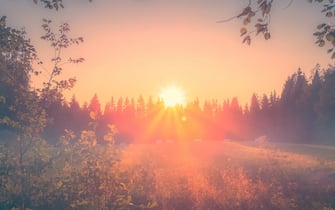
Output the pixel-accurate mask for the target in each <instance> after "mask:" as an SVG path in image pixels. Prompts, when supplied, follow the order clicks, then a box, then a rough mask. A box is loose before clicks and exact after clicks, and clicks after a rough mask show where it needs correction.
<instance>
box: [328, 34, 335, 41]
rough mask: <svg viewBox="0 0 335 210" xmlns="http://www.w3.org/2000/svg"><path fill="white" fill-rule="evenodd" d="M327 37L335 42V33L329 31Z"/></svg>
mask: <svg viewBox="0 0 335 210" xmlns="http://www.w3.org/2000/svg"><path fill="white" fill-rule="evenodd" d="M326 39H327V40H328V41H329V42H333V41H334V39H335V37H334V34H333V33H328V34H327V35H326Z"/></svg>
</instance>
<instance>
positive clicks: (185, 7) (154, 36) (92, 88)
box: [0, 0, 332, 104]
mask: <svg viewBox="0 0 335 210" xmlns="http://www.w3.org/2000/svg"><path fill="white" fill-rule="evenodd" d="M69 2H71V3H69ZM76 2H78V1H76ZM80 2H81V3H73V1H67V4H66V9H65V10H63V11H60V12H53V11H49V10H47V9H43V8H42V6H41V5H40V6H38V5H35V4H33V3H32V2H30V1H25V2H23V3H22V2H18V1H12V0H4V1H2V2H1V3H0V15H7V16H8V23H9V25H10V26H14V27H18V28H20V27H23V26H24V27H25V28H26V31H27V32H28V35H29V36H30V37H31V39H32V42H33V43H34V44H35V45H36V47H37V49H38V50H39V52H41V57H42V58H47V57H49V56H50V55H52V51H51V49H50V48H48V46H47V44H45V43H43V42H41V41H40V40H39V37H40V35H41V33H42V30H41V28H40V25H41V23H42V21H41V19H42V18H51V19H53V20H54V22H55V25H57V24H59V23H62V22H69V23H70V26H71V28H72V34H73V35H74V36H83V37H84V39H85V42H84V44H82V45H81V46H78V47H74V48H72V49H69V50H68V51H67V52H66V55H71V56H73V57H84V58H85V59H86V62H84V63H83V64H80V65H75V66H72V65H67V66H65V68H66V71H67V72H66V74H65V75H66V76H76V77H77V79H78V83H77V85H76V87H75V88H74V90H72V91H71V93H68V95H69V96H71V95H72V94H75V95H76V97H77V99H79V101H80V102H83V101H89V100H90V99H91V98H92V96H93V95H94V94H95V93H97V94H98V97H99V99H100V100H101V102H102V103H105V102H106V101H108V100H109V99H110V98H111V96H114V97H119V96H129V97H138V96H139V95H141V94H142V95H143V96H144V97H148V96H153V97H157V96H158V94H159V91H160V90H161V89H162V88H164V87H165V86H169V85H176V86H179V87H181V88H182V89H184V91H185V93H186V95H187V97H188V99H190V100H192V99H194V98H195V97H197V96H198V97H199V98H200V100H202V101H203V100H205V99H212V98H216V99H219V100H223V99H226V98H231V97H234V96H237V97H238V98H239V100H240V102H241V103H242V104H244V103H248V102H249V99H250V97H251V94H252V93H254V92H255V93H257V94H259V95H262V94H263V93H266V94H269V93H270V92H271V91H273V90H276V91H277V93H280V92H281V89H282V86H283V84H284V82H285V80H286V79H287V77H288V76H289V75H290V74H292V73H293V72H295V71H296V70H297V69H298V67H301V68H302V70H303V71H304V72H305V73H306V74H307V75H309V72H310V71H311V69H312V68H313V67H314V66H315V65H316V64H317V63H320V64H321V65H322V66H323V67H326V65H327V64H328V63H330V62H332V61H331V60H330V58H329V55H327V54H326V49H325V48H319V47H317V46H316V45H314V44H313V43H314V37H313V36H312V33H313V31H314V28H315V26H316V24H317V23H319V22H320V17H321V15H320V14H319V10H320V9H319V8H318V7H316V6H313V5H311V4H308V3H307V2H306V1H294V2H293V4H292V5H291V7H289V8H288V9H282V8H284V7H285V6H286V3H284V2H283V1H281V2H278V3H276V5H275V9H274V10H273V14H272V19H271V32H272V39H271V40H270V41H264V40H263V39H260V38H256V39H255V40H253V43H252V45H251V46H247V45H242V44H241V38H240V37H239V28H240V27H241V26H242V24H241V20H233V21H230V22H227V23H224V24H217V23H216V21H218V20H221V19H224V18H227V17H230V16H232V15H234V14H237V13H238V12H239V10H240V9H241V8H242V6H243V5H245V4H246V3H247V1H228V0H224V1H216V0H207V1H206V0H195V1H190V0H189V1H187V0H184V1H177V0H171V1H163V0H124V1H117V0H112V1H107V0H96V1H93V3H88V2H85V1H80ZM288 2H289V1H288ZM288 2H287V3H288ZM311 14H313V15H311ZM306 23H307V24H306ZM45 67H46V68H48V66H47V65H46V66H45ZM41 78H42V79H43V77H41Z"/></svg>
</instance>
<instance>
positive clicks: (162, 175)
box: [0, 140, 335, 210]
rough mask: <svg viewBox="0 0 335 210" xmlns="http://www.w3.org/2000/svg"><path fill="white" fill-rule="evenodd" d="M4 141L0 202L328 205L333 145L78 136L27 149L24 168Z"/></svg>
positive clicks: (333, 204)
mask: <svg viewBox="0 0 335 210" xmlns="http://www.w3.org/2000/svg"><path fill="white" fill-rule="evenodd" d="M6 148H7V147H0V149H1V150H0V152H1V153H0V154H1V156H0V158H1V159H0V160H1V163H2V164H1V176H0V178H1V186H3V187H2V189H1V191H0V209H55V210H56V209H78V210H79V209H80V210H83V209H87V210H89V209H90V210H91V209H93V210H95V209H96V210H109V209H124V210H126V209H129V210H137V209H138V210H140V209H157V210H158V209H159V210H160V209H163V210H184V209H196V210H206V209H208V210H216V209H234V210H235V209H243V210H244V209H285V210H286V209H304V210H306V209H307V210H308V209H313V210H314V209H320V210H333V209H335V147H332V146H322V145H304V144H286V143H271V142H266V143H256V142H251V141H250V142H223V141H213V142H193V143H172V142H169V143H161V144H129V145H119V146H116V145H114V144H108V145H96V143H95V142H94V141H93V142H91V141H90V140H87V141H86V140H85V141H81V142H78V143H75V144H69V143H66V142H65V144H64V146H63V147H51V148H50V149H47V148H48V147H42V148H43V149H42V150H40V152H39V153H36V152H35V150H34V151H32V153H29V154H28V153H27V155H26V156H25V157H27V158H26V159H25V160H24V161H23V164H22V166H23V167H18V166H20V165H18V164H19V163H20V162H18V161H19V160H20V159H18V158H17V155H16V154H17V153H12V151H11V150H10V149H9V150H7V149H6ZM32 148H34V149H35V148H36V149H38V148H37V146H33V147H32ZM13 149H15V147H13ZM36 151H38V150H36ZM58 152H60V153H58ZM53 153H54V154H61V155H57V156H54V157H57V158H53V159H49V158H48V154H49V155H50V154H53ZM36 154H38V155H36ZM43 158H44V159H46V161H45V162H43ZM41 161H42V162H41ZM51 162H52V164H51ZM49 163H50V164H51V165H50V164H49ZM48 164H49V165H50V167H45V166H47V165H48Z"/></svg>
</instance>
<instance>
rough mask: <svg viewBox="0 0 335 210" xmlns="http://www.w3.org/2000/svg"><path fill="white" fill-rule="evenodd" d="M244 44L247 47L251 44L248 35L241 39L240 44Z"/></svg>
mask: <svg viewBox="0 0 335 210" xmlns="http://www.w3.org/2000/svg"><path fill="white" fill-rule="evenodd" d="M245 42H246V43H247V44H248V45H250V43H251V38H250V36H249V35H248V36H246V37H244V39H243V41H242V43H243V44H244V43H245Z"/></svg>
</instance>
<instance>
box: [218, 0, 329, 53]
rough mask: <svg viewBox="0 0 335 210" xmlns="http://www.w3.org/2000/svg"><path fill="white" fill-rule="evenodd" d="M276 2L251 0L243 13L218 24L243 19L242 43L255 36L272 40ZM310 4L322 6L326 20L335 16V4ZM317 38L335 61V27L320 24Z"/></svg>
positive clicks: (247, 42) (312, 0) (315, 1)
mask: <svg viewBox="0 0 335 210" xmlns="http://www.w3.org/2000/svg"><path fill="white" fill-rule="evenodd" d="M274 2H275V1H274V0H249V1H248V5H247V6H246V7H244V8H243V9H242V11H241V12H240V13H239V14H238V15H236V16H233V17H231V18H228V19H225V20H221V21H218V23H223V22H227V21H230V20H233V19H235V18H238V19H242V23H243V26H242V27H241V29H240V35H241V37H242V43H246V44H248V45H250V44H251V40H252V37H253V34H255V36H257V35H259V34H262V35H263V37H264V39H265V40H269V39H270V38H271V32H270V30H269V26H270V22H271V13H272V10H271V9H272V7H273V6H274ZM292 2H293V0H289V3H288V6H287V7H289V6H290V5H291V4H292ZM308 2H309V3H317V4H321V5H322V10H321V13H324V14H325V17H326V18H333V17H334V16H335V15H334V14H335V10H334V8H335V2H334V1H323V0H308ZM313 35H314V36H315V37H316V42H315V44H317V45H318V46H320V47H324V46H325V45H326V43H328V44H329V46H330V48H329V49H328V50H327V52H328V53H331V59H335V52H333V51H334V47H335V26H334V25H333V24H331V23H326V22H325V23H320V24H319V25H317V27H316V32H314V33H313Z"/></svg>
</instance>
